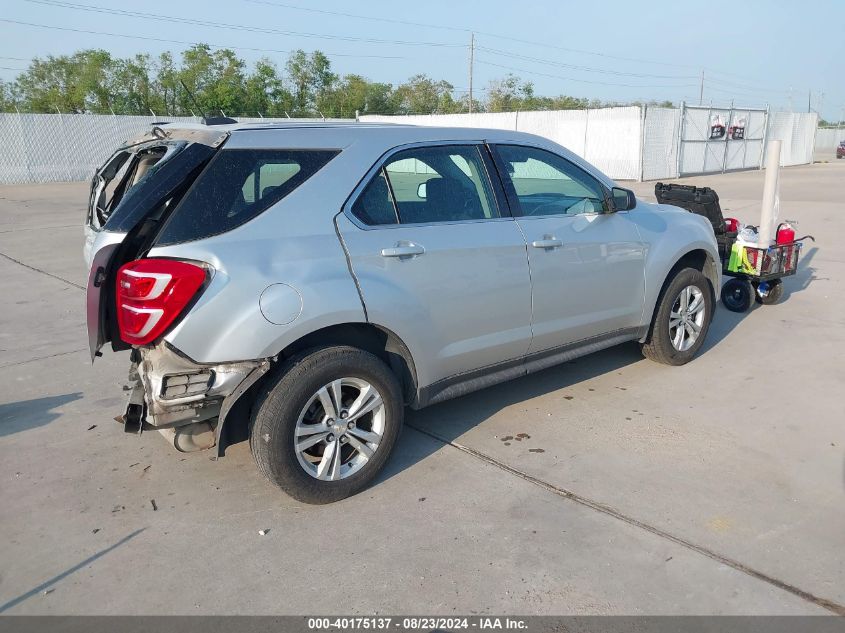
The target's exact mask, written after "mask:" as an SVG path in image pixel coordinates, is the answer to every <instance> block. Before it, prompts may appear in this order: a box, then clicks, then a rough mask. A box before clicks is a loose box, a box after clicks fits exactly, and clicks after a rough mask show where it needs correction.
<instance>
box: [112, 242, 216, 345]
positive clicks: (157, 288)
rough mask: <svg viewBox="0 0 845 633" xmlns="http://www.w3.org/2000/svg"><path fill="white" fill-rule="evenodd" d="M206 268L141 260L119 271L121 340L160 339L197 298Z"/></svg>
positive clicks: (132, 342) (136, 342) (138, 342)
mask: <svg viewBox="0 0 845 633" xmlns="http://www.w3.org/2000/svg"><path fill="white" fill-rule="evenodd" d="M206 278H207V274H206V269H205V268H203V267H201V266H198V265H196V264H189V263H188V262H180V261H175V260H172V259H138V260H136V261H133V262H129V263H128V264H124V265H123V266H121V268H120V270H118V271H117V288H116V292H115V297H116V303H117V324H118V328H119V330H120V338H121V339H123V340H124V341H125V342H127V343H129V344H130V345H146V344H147V343H150V342H152V341H154V340H155V339H156V338H158V337H159V336H160V335H161V334H162V333H163V332H164V331H165V330H166V329H167V328H168V326H170V325H171V324H172V323H173V322H174V321H175V320H176V318H177V317H178V316H179V315H180V314H181V313H182V312H183V311H184V310H185V307H186V306H187V305H188V304H189V303H190V302H191V300H192V299H193V298H194V297H195V296H196V294H197V292H198V291H199V290H200V288H202V286H203V284H204V283H205V280H206Z"/></svg>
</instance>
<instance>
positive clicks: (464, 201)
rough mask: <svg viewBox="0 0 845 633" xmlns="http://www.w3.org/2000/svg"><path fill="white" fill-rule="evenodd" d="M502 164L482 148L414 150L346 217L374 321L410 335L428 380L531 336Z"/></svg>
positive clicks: (526, 288) (384, 172)
mask: <svg viewBox="0 0 845 633" xmlns="http://www.w3.org/2000/svg"><path fill="white" fill-rule="evenodd" d="M493 169H494V167H493V165H492V162H491V161H490V158H489V154H487V150H486V148H485V147H484V146H483V145H482V144H466V143H462V144H445V145H444V144H439V145H436V146H431V145H424V146H419V147H413V148H410V149H405V150H402V151H399V152H397V153H394V154H393V155H391V156H389V157H388V158H387V159H386V160H385V161H384V164H383V166H381V167H380V168H379V169H378V170H377V171H376V172H375V173H374V174H373V175H372V177H371V179H370V180H369V182H368V183H367V184H366V186H365V187H363V189H362V190H361V191H360V193H359V194H358V195H357V197H353V202H352V203H351V205H350V206H349V208H348V209H347V213H346V214H341V215H340V216H338V228H339V230H340V234H341V236H342V239H343V242H344V245H345V246H346V249H347V252H348V254H349V258H350V261H351V266H352V270H353V271H354V274H355V277H356V279H357V280H358V283H359V285H360V290H361V294H362V295H363V299H364V304H365V307H366V310H367V315H368V318H369V320H370V321H371V322H373V323H375V324H378V325H382V326H384V327H387V328H389V329H391V330H393V331H394V332H396V334H397V335H398V336H399V337H400V338H402V340H404V341H405V343H406V344H407V345H408V347H409V348H410V351H411V352H412V354H413V356H414V359H415V360H417V372H418V378H419V382H420V384H421V385H422V386H425V385H428V384H432V383H434V382H437V381H438V380H442V379H444V378H448V377H454V376H456V375H458V374H465V373H466V372H470V371H472V370H476V369H480V368H482V367H487V366H490V365H495V364H497V363H500V362H503V361H509V360H514V359H521V358H522V357H523V356H524V355H525V353H526V352H527V350H528V346H529V344H530V341H531V283H530V276H529V273H528V260H527V256H526V253H525V241H524V239H523V237H522V233H521V231H520V229H519V227H518V226H517V225H516V222H515V221H514V220H513V218H511V217H510V216H509V215H508V214H507V211H506V210H505V209H506V208H507V205H506V204H505V203H504V200H503V198H502V193H501V190H499V191H498V192H497V191H496V190H495V189H494V184H493V183H494V182H497V181H495V180H491V179H490V177H489V172H490V171H492V170H493Z"/></svg>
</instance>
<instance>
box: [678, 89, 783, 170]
mask: <svg viewBox="0 0 845 633" xmlns="http://www.w3.org/2000/svg"><path fill="white" fill-rule="evenodd" d="M768 119H769V110H768V108H766V109H755V108H736V107H734V106H733V105H731V106H730V107H728V108H718V107H714V106H712V105H709V106H690V105H687V104H686V103H681V125H680V127H679V132H678V174H679V176H691V175H694V174H712V173H717V172H726V171H736V170H740V169H759V168H760V166H761V165H762V164H763V148H764V147H765V144H766V129H767V123H768Z"/></svg>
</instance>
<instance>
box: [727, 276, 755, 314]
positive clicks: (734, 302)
mask: <svg viewBox="0 0 845 633" xmlns="http://www.w3.org/2000/svg"><path fill="white" fill-rule="evenodd" d="M754 294H755V292H754V286H752V285H751V282H750V281H748V280H747V279H739V278H738V277H734V278H732V279H728V281H727V282H725V285H724V286H722V305H724V306H725V307H726V308H727V309H728V310H730V311H731V312H745V311H747V310H748V308H750V307H751V302H752V301H754Z"/></svg>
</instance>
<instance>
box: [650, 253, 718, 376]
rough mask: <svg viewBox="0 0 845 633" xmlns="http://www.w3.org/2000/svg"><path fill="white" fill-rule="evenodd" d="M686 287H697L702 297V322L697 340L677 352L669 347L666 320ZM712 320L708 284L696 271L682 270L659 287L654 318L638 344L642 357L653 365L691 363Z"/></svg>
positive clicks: (702, 275) (710, 288)
mask: <svg viewBox="0 0 845 633" xmlns="http://www.w3.org/2000/svg"><path fill="white" fill-rule="evenodd" d="M687 286H695V287H697V288H698V289H699V290H700V291H701V293H702V295H703V298H704V310H705V313H704V320H703V323H702V325H701V331H700V332H699V333H698V338H697V339H696V340H695V342H694V343H693V344H692V346H691V347H690V348H689V349H686V350H684V351H680V350H678V349H676V348H675V346H674V345H673V344H672V340H671V338H670V336H669V331H670V329H671V327H670V324H669V320H670V313H671V312H672V307H673V305H674V303H675V301H676V300H677V299H678V296H679V295H680V293H681V291H682V290H684V288H686V287H687ZM712 320H713V287H712V286H711V285H710V281H709V280H708V279H707V277H706V276H705V275H704V273H702V272H701V271H700V270H696V269H695V268H683V269H681V270H679V271H678V272H677V273H676V274H675V276H674V277H673V278H672V279H671V280H670V281H669V282H668V283H667V284H666V285H665V286H664V287H663V290H662V291H661V292H660V296H659V297H658V299H657V308H656V309H655V311H654V319H653V320H652V322H651V328H650V330H649V334H648V338H647V339H646V342H645V343H643V345H642V352H643V355H644V356H645V357H646V358H648V359H650V360H653V361H655V362H658V363H662V364H664V365H675V366H677V365H684V364H686V363H688V362H689V361H691V360H692V359H693V357H694V356H695V354H696V353H697V352H698V350H699V349H700V348H701V346H702V345H703V344H704V339H705V338H706V336H707V331H708V330H709V329H710V322H711V321H712Z"/></svg>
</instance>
